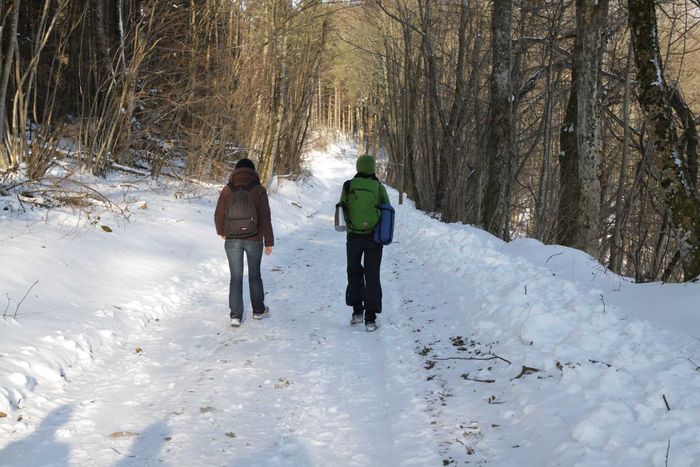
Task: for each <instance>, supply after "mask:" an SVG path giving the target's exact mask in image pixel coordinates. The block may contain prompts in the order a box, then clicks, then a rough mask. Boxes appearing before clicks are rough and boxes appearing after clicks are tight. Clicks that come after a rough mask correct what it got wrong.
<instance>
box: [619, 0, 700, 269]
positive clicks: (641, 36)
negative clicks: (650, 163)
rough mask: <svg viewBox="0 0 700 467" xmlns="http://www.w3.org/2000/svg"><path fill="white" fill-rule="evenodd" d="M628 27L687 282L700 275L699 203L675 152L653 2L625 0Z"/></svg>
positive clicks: (677, 149)
mask: <svg viewBox="0 0 700 467" xmlns="http://www.w3.org/2000/svg"><path fill="white" fill-rule="evenodd" d="M629 24H630V30H631V32H632V44H633V47H634V57H635V63H636V68H637V82H638V85H639V103H640V105H641V107H642V110H643V112H644V116H645V118H646V121H647V122H648V131H649V137H650V139H651V141H650V142H651V144H652V146H653V148H654V151H655V159H656V162H657V163H658V164H659V168H660V170H661V186H662V188H663V190H664V194H665V202H666V206H667V207H668V208H669V209H670V210H671V220H672V222H673V225H674V228H675V233H676V241H677V246H678V251H679V253H680V261H681V264H682V266H683V274H684V276H685V279H686V280H691V279H695V278H697V277H698V275H700V201H698V198H697V195H696V192H695V190H694V188H693V185H692V183H691V181H690V178H689V176H688V169H687V165H686V162H685V160H683V157H682V155H681V153H680V150H679V145H678V135H677V134H676V127H675V123H674V121H673V115H672V112H671V104H670V93H669V89H668V87H667V85H666V80H665V78H664V75H663V67H662V63H661V54H660V52H659V38H658V33H657V26H656V25H657V22H656V10H655V6H654V0H629Z"/></svg>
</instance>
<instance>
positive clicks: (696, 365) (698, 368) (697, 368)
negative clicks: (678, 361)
mask: <svg viewBox="0 0 700 467" xmlns="http://www.w3.org/2000/svg"><path fill="white" fill-rule="evenodd" d="M686 360H688V361H689V362H690V363H691V364H692V365H693V366H694V367H695V368H694V369H695V371H700V366H698V364H697V363H695V362H694V361H692V360H691V359H690V357H688V358H687V359H686Z"/></svg>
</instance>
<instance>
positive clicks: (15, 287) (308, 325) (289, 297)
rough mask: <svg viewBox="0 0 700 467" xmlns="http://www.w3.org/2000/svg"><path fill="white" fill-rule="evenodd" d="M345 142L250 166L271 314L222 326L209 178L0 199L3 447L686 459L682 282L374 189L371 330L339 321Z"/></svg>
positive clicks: (243, 461)
mask: <svg viewBox="0 0 700 467" xmlns="http://www.w3.org/2000/svg"><path fill="white" fill-rule="evenodd" d="M354 153H355V151H354V149H353V148H352V147H351V146H349V145H348V144H340V143H338V144H336V145H333V146H331V147H330V148H329V149H328V151H326V152H313V153H310V154H309V156H308V164H309V168H310V170H311V175H310V176H309V177H307V178H305V179H304V180H301V181H297V182H292V181H286V180H277V181H275V182H274V183H273V185H272V186H271V187H270V198H271V209H272V213H273V225H274V228H275V233H276V245H275V248H274V251H273V253H272V255H270V256H266V257H264V258H263V280H264V283H265V289H266V304H267V305H268V306H269V307H270V309H271V313H270V314H269V316H266V317H265V318H264V319H262V320H260V321H257V320H245V321H244V322H243V325H242V326H241V327H240V328H236V329H234V328H231V327H229V326H228V306H227V295H228V279H229V273H228V266H227V262H226V257H225V253H224V249H223V241H222V240H221V239H220V238H219V237H217V235H216V232H215V230H214V226H213V209H214V205H215V203H216V199H217V196H218V191H219V189H220V188H221V186H201V187H198V188H197V189H196V190H195V189H192V188H191V186H190V188H185V187H183V185H180V184H178V183H175V182H172V181H171V182H166V181H162V180H161V181H157V182H156V181H148V180H147V181H144V180H138V179H136V178H135V177H134V176H126V175H113V176H110V178H109V179H108V180H106V181H101V182H100V181H99V180H97V179H91V178H90V179H89V181H90V183H98V184H99V186H98V189H100V190H101V191H102V192H104V193H106V194H107V195H108V196H109V197H110V198H111V199H112V201H113V202H115V203H117V204H118V205H119V206H120V207H122V208H123V209H126V210H127V213H128V215H129V221H128V222H127V221H125V219H124V218H123V217H121V216H116V215H111V214H109V213H107V212H105V211H104V210H103V211H95V212H94V213H91V214H90V215H89V216H88V215H86V214H85V213H84V212H83V213H82V214H79V213H78V212H74V211H71V210H70V209H67V208H55V209H52V210H49V211H48V212H47V211H46V210H31V209H30V208H29V206H25V208H26V211H25V212H22V211H21V208H20V205H19V203H18V202H17V201H16V199H14V198H9V197H5V198H0V203H3V204H0V208H3V207H7V208H8V209H7V210H4V211H0V216H1V217H0V263H1V264H2V268H1V269H0V284H1V285H0V316H2V315H5V317H4V318H2V319H0V412H2V413H0V465H2V466H35V465H36V466H45V465H54V466H68V465H70V466H73V465H75V466H83V465H85V466H88V465H89V466H93V465H95V466H126V465H139V466H141V465H178V466H179V465H182V466H185V465H187V466H198V465H202V466H204V465H206V466H209V465H225V466H280V465H286V466H440V465H466V464H477V463H486V464H488V465H498V466H646V465H649V466H664V465H666V464H667V465H669V466H698V465H700V368H698V364H700V339H699V338H700V310H698V308H699V307H698V303H700V300H699V299H700V288H699V286H698V285H697V284H680V285H679V284H677V285H663V284H639V285H638V284H633V283H631V282H630V281H629V280H627V279H624V278H621V277H618V276H616V275H614V274H612V273H610V272H607V271H606V270H605V269H604V268H603V267H602V266H600V265H599V264H598V263H596V262H595V261H594V260H593V259H591V258H590V257H588V256H587V255H585V254H584V253H582V252H579V251H576V250H572V249H569V248H564V247H560V246H545V245H542V244H541V243H539V242H537V241H535V240H531V239H520V240H515V241H513V242H511V243H504V242H502V241H500V240H499V239H497V238H495V237H493V236H491V235H489V234H488V233H486V232H484V231H481V230H479V229H476V228H473V227H470V226H466V225H461V224H443V223H440V222H438V221H436V220H434V219H432V218H430V217H429V216H427V215H426V214H424V213H421V212H419V211H417V210H415V208H414V207H413V205H412V204H411V203H410V202H407V203H405V204H404V205H401V206H398V202H397V201H398V194H397V192H396V191H394V190H391V189H390V190H389V194H390V197H391V199H392V202H393V204H394V205H395V207H396V208H397V213H396V216H397V224H396V233H395V242H394V243H393V244H392V245H390V246H387V247H385V249H384V259H383V264H382V285H383V289H384V312H383V313H382V314H381V315H380V317H379V323H380V328H379V330H378V331H377V332H375V333H367V332H365V331H364V328H362V327H351V326H350V325H349V320H350V314H351V312H350V309H349V308H348V307H346V306H345V304H344V290H345V285H346V276H345V248H344V246H345V238H344V235H343V234H340V233H338V232H335V231H334V229H333V226H332V222H333V220H332V215H333V210H334V205H335V203H336V201H337V198H338V197H339V193H340V190H341V186H342V183H343V181H344V180H345V179H347V178H350V177H351V176H352V175H353V173H354V160H353V154H354ZM86 178H89V177H86ZM98 216H99V218H98ZM102 225H106V226H109V227H110V228H111V229H112V232H105V231H103V230H102V229H101V226H102ZM36 281H38V282H37V283H36V285H35V286H34V287H33V288H31V290H30V292H29V293H28V294H27V295H26V298H25V299H24V301H23V302H22V303H21V305H20V304H19V302H20V301H21V300H22V298H23V297H24V295H25V293H26V292H27V291H28V290H29V289H30V287H31V286H32V284H34V283H35V282H36ZM246 297H247V291H246ZM246 300H247V298H246ZM248 308H249V305H248ZM3 310H5V311H4V313H3ZM15 311H16V312H17V315H16V317H13V316H14V315H15ZM248 312H249V310H248ZM524 367H528V368H530V369H532V370H529V371H523V370H524V369H525V368H524ZM535 370H537V371H535ZM664 398H665V401H666V402H667V403H668V407H669V408H670V410H669V409H668V408H667V406H666V402H665V401H664ZM3 415H4V417H3Z"/></svg>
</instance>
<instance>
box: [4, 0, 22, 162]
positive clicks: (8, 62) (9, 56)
mask: <svg viewBox="0 0 700 467" xmlns="http://www.w3.org/2000/svg"><path fill="white" fill-rule="evenodd" d="M20 4H21V0H15V1H14V4H13V6H14V10H13V12H12V23H11V25H10V33H9V35H8V42H7V50H6V51H4V54H3V55H2V56H1V57H0V59H4V62H3V63H2V72H1V73H0V151H2V152H3V153H4V151H5V147H4V142H5V127H6V120H5V117H6V114H7V108H6V102H7V86H8V83H9V81H10V69H11V68H12V61H13V59H14V56H15V50H16V48H17V24H18V23H19V7H20ZM2 160H3V165H4V163H5V162H7V165H8V166H9V167H12V166H13V165H14V164H13V163H12V160H11V158H10V155H9V154H7V157H5V155H4V154H2Z"/></svg>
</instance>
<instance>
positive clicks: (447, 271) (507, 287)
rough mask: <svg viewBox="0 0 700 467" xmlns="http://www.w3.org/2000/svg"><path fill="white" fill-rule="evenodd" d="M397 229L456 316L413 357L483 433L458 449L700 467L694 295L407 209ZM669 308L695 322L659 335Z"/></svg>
mask: <svg viewBox="0 0 700 467" xmlns="http://www.w3.org/2000/svg"><path fill="white" fill-rule="evenodd" d="M397 219H399V221H398V226H397V229H396V230H397V232H398V234H397V235H398V238H399V241H401V242H402V252H403V253H404V254H406V255H408V257H409V258H411V261H413V263H414V264H418V265H420V268H421V270H422V276H423V277H424V278H427V281H428V282H427V283H428V284H429V287H439V288H440V290H441V293H440V294H439V295H438V296H436V297H435V298H436V299H438V300H440V299H441V298H444V301H442V302H441V303H437V304H436V305H437V306H438V308H449V310H446V309H438V310H436V311H435V312H433V313H431V315H433V316H431V318H430V319H429V320H426V319H423V320H422V321H421V322H420V323H419V324H420V326H419V327H422V328H423V330H424V331H427V333H425V332H423V333H421V343H420V344H419V345H420V346H421V350H420V352H421V354H423V355H425V359H426V368H427V367H430V373H431V374H436V375H438V376H436V378H438V379H441V380H442V392H443V393H447V394H449V397H447V398H446V399H447V401H448V402H447V406H448V407H450V408H453V409H455V410H459V409H458V408H463V410H464V411H465V412H467V413H469V414H470V417H471V418H473V419H474V420H476V421H478V428H471V429H466V430H462V431H463V432H464V436H465V438H466V439H467V441H464V442H463V441H462V440H459V439H457V440H456V441H458V442H459V443H460V444H466V445H468V446H469V449H474V451H475V456H476V457H477V458H482V459H483V460H486V461H488V460H493V461H497V463H499V465H516V464H517V465H582V466H583V465H595V466H602V465H659V466H661V465H665V462H666V453H667V450H668V451H669V460H668V465H674V466H692V465H700V442H698V441H699V440H700V369H698V368H697V365H696V363H697V362H698V360H700V358H699V357H698V356H700V341H699V340H698V339H697V337H695V336H694V335H693V334H694V333H697V330H698V328H699V323H700V317H698V316H697V303H698V302H699V301H700V300H699V299H700V287H699V286H698V285H697V284H685V285H673V286H662V285H660V284H653V285H635V284H631V283H630V282H629V281H626V280H624V279H622V278H619V277H616V276H615V275H613V274H611V273H609V272H607V273H605V272H604V271H603V268H602V267H601V266H600V265H598V264H597V263H595V262H594V261H593V260H592V259H591V258H590V257H588V256H587V255H585V254H583V253H581V252H578V251H575V250H571V249H567V248H563V247H557V246H544V245H542V244H540V243H539V242H537V241H534V240H529V239H523V240H517V241H514V242H511V243H509V244H506V243H504V242H502V241H500V240H498V239H496V238H494V237H493V236H491V235H489V234H487V233H485V232H483V231H481V230H478V229H474V228H471V227H467V226H458V225H445V224H439V223H437V222H432V221H431V220H429V219H428V218H427V216H425V215H424V214H422V213H419V212H417V211H415V210H414V209H412V207H411V206H410V205H407V206H405V207H402V208H401V209H399V211H398V213H397ZM404 270H405V268H404ZM435 278H439V279H435ZM416 279H417V278H416ZM424 280H425V279H424ZM650 289H651V290H654V291H655V293H656V294H657V295H656V297H654V299H653V300H651V301H649V302H647V303H644V302H643V300H644V297H647V296H648V293H649V290H650ZM679 291H682V292H683V295H682V297H680V298H679V297H677V296H676V294H678V292H679ZM415 295H418V296H420V295H421V294H415ZM669 304H675V305H676V306H680V307H681V309H677V310H674V312H675V313H676V315H677V316H678V315H680V316H685V317H687V318H690V317H691V316H692V313H695V315H696V316H694V317H693V319H687V321H685V323H680V322H679V320H678V319H675V320H673V319H672V320H671V323H670V324H671V326H670V327H667V326H664V324H666V320H667V317H668V316H669V313H668V312H667V311H666V307H667V306H669ZM418 316H421V317H422V316H424V315H418ZM650 316H653V317H654V322H655V324H654V325H652V324H650V323H649V322H647V321H642V320H640V319H638V317H650ZM428 323H430V324H428ZM437 323H440V324H437ZM662 323H664V324H662ZM696 335H697V334H696ZM450 344H451V345H450ZM496 356H497V357H501V358H497V357H496ZM445 357H447V358H451V359H452V358H456V359H460V358H464V357H467V358H488V360H471V361H463V360H448V361H445V360H440V359H442V358H445ZM689 358H690V359H691V360H688V359H689ZM504 359H505V360H508V362H506V361H504ZM525 367H527V369H526V368H525ZM523 370H525V371H523ZM528 373H529V374H528ZM448 375H451V376H448ZM469 379H478V380H480V381H478V382H476V381H469ZM665 401H667V402H668V403H669V406H670V410H669V409H668V408H667V407H666V402H665ZM446 412H449V410H447V411H446ZM447 419H448V420H452V421H454V422H455V423H461V424H463V425H464V419H463V418H455V417H453V416H452V415H447ZM445 423H446V424H449V423H448V422H445ZM458 431H459V430H458ZM475 432H476V433H475ZM496 439H503V440H505V441H506V443H504V445H502V446H501V448H500V449H498V450H497V451H496V453H494V454H492V455H489V451H490V450H491V448H492V447H493V446H494V441H495V440H496ZM669 440H671V441H670V449H669ZM453 442H454V441H453ZM508 445H510V446H511V449H510V451H511V452H510V453H508V450H507V449H506V448H508V447H509V446H508ZM508 459H510V461H508Z"/></svg>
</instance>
